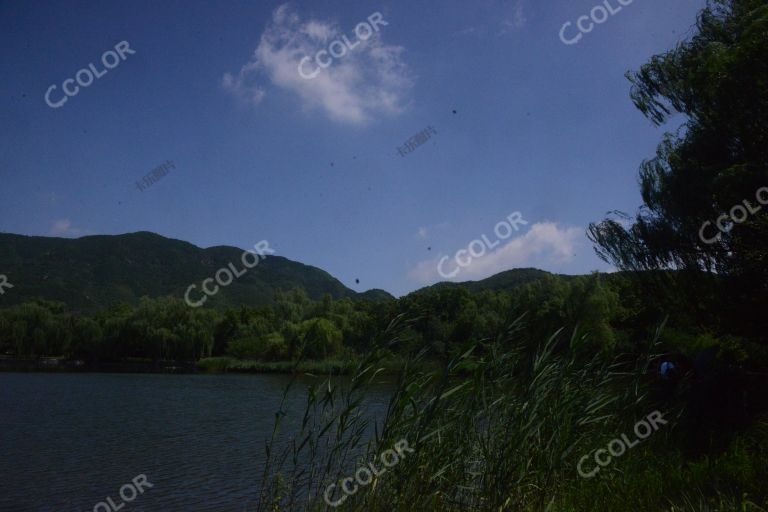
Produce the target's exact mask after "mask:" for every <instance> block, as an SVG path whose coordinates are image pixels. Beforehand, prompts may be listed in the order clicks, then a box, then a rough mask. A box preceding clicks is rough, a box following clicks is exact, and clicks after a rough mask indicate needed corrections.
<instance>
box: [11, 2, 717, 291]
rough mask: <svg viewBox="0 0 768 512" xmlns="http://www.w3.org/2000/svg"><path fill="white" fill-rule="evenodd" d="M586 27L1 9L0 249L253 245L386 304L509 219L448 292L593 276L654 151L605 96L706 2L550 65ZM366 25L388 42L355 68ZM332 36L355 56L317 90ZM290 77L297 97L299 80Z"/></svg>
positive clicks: (614, 94)
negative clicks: (511, 275) (1, 235)
mask: <svg viewBox="0 0 768 512" xmlns="http://www.w3.org/2000/svg"><path fill="white" fill-rule="evenodd" d="M607 1H608V3H609V4H610V6H611V7H612V9H613V10H617V9H618V7H619V6H620V4H619V1H618V0H607ZM624 1H625V2H626V0H624ZM597 5H601V2H598V0H546V1H541V0H538V1H534V0H506V1H501V0H480V1H473V2H471V3H469V2H466V1H459V0H447V1H418V2H405V1H404V0H399V1H384V2H381V1H368V0H362V1H358V2H340V1H325V0H323V1H313V2H290V3H287V4H286V3H281V2H268V1H255V0H249V1H236V2H230V1H220V2H213V1H211V2H200V1H183V2H182V1H169V2H162V3H158V2H149V1H142V0H139V1H132V2H96V1H93V2H91V1H79V2H36V1H32V2H11V1H0V42H1V43H2V44H1V45H0V54H1V55H2V60H1V61H0V67H1V69H2V75H3V77H4V80H3V81H2V85H0V116H1V118H2V122H1V123H0V131H1V132H2V133H1V134H0V135H1V136H0V141H1V142H0V178H2V186H1V188H0V190H2V194H1V195H0V231H3V232H11V233H20V234H27V235H43V236H63V237H78V236H84V235H89V234H121V233H127V232H135V231H153V232H156V233H159V234H161V235H164V236H168V237H171V238H177V239H181V240H186V241H189V242H191V243H194V244H195V245H198V246H201V247H210V246H214V245H234V246H238V247H243V248H246V247H251V246H253V244H254V243H255V242H257V241H259V240H262V239H266V240H268V241H269V242H270V245H271V246H272V247H273V248H274V249H275V251H276V253H277V254H279V255H282V256H285V257H287V258H290V259H292V260H296V261H300V262H302V263H306V264H310V265H315V266H317V267H320V268H322V269H324V270H327V271H328V272H330V273H331V274H332V275H334V276H335V277H337V278H339V279H340V280H341V281H342V282H343V283H344V284H346V285H347V286H349V287H351V288H353V289H356V290H359V291H362V290H366V289H370V288H383V289H385V290H388V291H390V292H392V293H394V294H396V295H400V294H404V293H407V292H409V291H411V290H414V289H416V288H419V287H421V286H423V285H425V284H430V283H433V282H436V281H438V280H441V278H440V276H439V275H438V273H437V271H436V264H437V262H438V261H439V260H440V258H441V257H442V256H449V257H450V258H453V256H454V254H455V253H456V252H457V251H458V250H461V249H466V247H467V245H468V244H469V243H470V242H471V241H472V240H475V239H479V238H480V236H481V235H483V234H485V235H486V236H487V237H488V238H489V239H490V240H491V241H494V240H495V236H494V235H493V228H494V226H495V225H496V224H497V223H498V222H500V221H503V220H504V219H505V218H506V217H507V216H508V215H510V214H511V213H512V212H516V211H518V212H520V213H521V214H522V216H523V218H524V219H525V220H526V221H527V222H528V224H527V225H525V226H523V227H522V229H521V230H520V231H519V232H517V233H515V234H514V235H513V236H512V237H510V238H509V239H506V240H504V241H503V243H501V244H500V245H499V246H498V247H496V248H495V249H493V250H492V251H491V252H489V253H488V254H486V255H484V256H483V257H481V258H477V259H475V260H474V261H473V263H472V264H471V265H469V266H467V267H466V268H463V269H461V272H460V273H459V274H458V275H457V276H456V277H455V279H456V280H466V279H479V278H483V277H487V276H489V275H492V274H494V273H496V272H499V271H502V270H506V269H509V268H515V267H538V268H542V269H545V270H550V271H554V272H561V273H570V274H576V273H587V272H589V271H591V270H610V268H609V267H608V266H607V265H606V264H605V263H603V262H602V261H600V260H599V259H598V258H597V257H596V256H595V255H594V251H593V249H592V246H591V244H590V243H589V242H588V240H587V239H586V237H585V229H586V227H587V225H588V224H589V223H590V222H593V221H598V220H600V219H602V218H603V217H604V216H605V214H606V212H608V211H609V210H615V209H619V210H624V211H628V212H634V211H635V210H636V208H637V207H638V206H639V205H640V204H641V199H640V195H639V190H638V186H637V168H638V165H639V164H640V162H641V161H642V160H643V159H644V158H648V157H651V156H652V155H653V152H654V150H655V147H656V144H657V143H658V142H659V140H660V139H661V136H662V134H663V131H664V129H660V128H656V127H653V126H652V125H651V124H650V122H649V121H648V120H646V119H645V118H644V117H643V116H642V115H641V114H640V113H639V112H638V111H637V110H636V109H635V108H634V106H633V105H632V103H631V101H630V99H629V84H628V82H627V80H626V78H625V77H624V73H625V72H626V71H629V70H633V69H637V68H638V67H639V66H640V65H641V64H642V63H643V62H645V61H646V60H647V59H648V58H649V57H650V56H651V55H653V54H655V53H660V52H663V51H665V50H667V49H669V48H672V47H673V46H674V45H675V43H676V42H678V41H679V40H681V39H682V38H684V37H686V36H687V35H690V33H691V30H692V26H693V23H694V20H695V15H696V13H697V12H698V11H699V10H700V9H701V7H703V5H704V1H703V0H675V1H673V2H670V1H669V0H634V2H632V3H630V4H629V5H626V6H624V7H622V8H621V10H620V11H619V12H616V13H615V14H614V15H609V16H608V19H607V20H606V21H605V22H604V23H602V24H599V25H596V26H595V27H594V28H593V29H592V30H591V31H590V32H589V33H587V34H584V35H583V36H582V38H581V39H580V40H579V41H578V43H576V44H571V45H566V44H564V43H563V42H562V41H561V39H560V36H559V35H558V34H559V32H560V30H561V27H562V26H563V25H564V24H565V23H566V22H569V21H570V22H571V23H572V25H570V26H569V27H568V30H567V31H566V34H567V37H568V38H572V37H575V36H576V35H577V34H578V33H579V31H578V29H577V28H575V27H576V25H575V23H576V20H577V19H578V18H579V16H581V15H584V14H589V13H590V11H591V10H592V9H593V8H594V7H595V6H597ZM374 13H380V14H381V19H382V20H384V22H386V25H384V24H379V25H377V26H376V28H377V29H378V30H377V31H376V32H374V35H373V36H372V37H370V38H367V40H366V41H364V42H360V44H358V45H354V43H355V42H356V41H357V39H356V35H355V27H356V26H358V24H360V23H362V22H366V20H367V19H368V18H369V16H371V15H372V14H374ZM597 16H598V17H600V16H601V13H600V12H599V11H597ZM360 33H361V34H364V37H365V36H367V33H366V32H365V30H364V29H360ZM341 36H346V37H347V40H348V41H350V42H351V43H352V45H353V46H355V47H354V48H352V49H351V50H347V51H346V54H345V55H343V56H340V57H338V58H334V59H331V60H330V65H329V66H328V67H327V68H325V69H320V68H317V65H316V64H315V63H314V57H315V55H316V53H317V51H319V50H322V49H327V48H328V46H329V44H330V43H331V42H332V41H334V40H336V39H339V38H340V37H341ZM121 41H126V42H127V43H128V45H129V48H130V49H131V50H132V51H134V52H135V53H133V54H130V53H124V54H123V57H124V59H122V60H120V61H119V64H118V65H117V66H116V67H114V68H113V69H109V70H107V71H106V73H105V74H103V75H101V76H100V77H99V78H97V79H95V80H94V81H93V83H91V84H90V85H89V86H88V87H81V88H80V89H79V91H78V92H77V94H75V95H73V96H71V97H69V98H68V99H67V102H66V103H64V104H63V105H62V106H61V107H58V108H51V107H49V106H48V104H47V103H46V101H45V98H44V97H45V94H46V91H47V90H48V89H49V87H50V86H51V85H56V86H57V88H56V89H55V90H54V92H53V94H52V95H51V97H52V98H53V100H52V101H54V102H55V101H58V100H59V98H64V97H66V96H64V95H63V93H62V84H63V82H64V80H66V79H70V78H74V77H75V75H76V73H77V72H78V71H79V70H81V69H83V68H87V67H88V65H89V64H90V63H94V66H95V67H96V68H97V71H98V72H99V73H101V72H103V71H104V70H105V68H104V65H103V64H102V61H101V59H102V55H103V54H104V53H105V52H107V51H109V50H114V48H115V45H117V44H118V43H120V42H121ZM335 49H336V50H335V52H336V53H337V54H338V53H341V50H340V46H338V45H337V46H335ZM304 56H308V57H310V61H309V62H307V63H306V66H307V67H306V68H305V69H306V70H307V71H308V72H309V71H313V70H314V69H319V71H320V72H319V73H318V74H317V75H316V76H315V78H312V79H306V78H302V77H301V76H300V75H299V73H298V69H297V64H298V63H299V62H300V61H301V59H302V57H304ZM110 58H111V57H109V58H108V59H107V60H108V62H110V63H111V62H112V61H110V60H109V59H110ZM321 62H324V63H325V62H327V61H325V60H321ZM81 78H82V80H83V81H87V74H84V75H82V76H81ZM69 90H70V91H71V90H72V89H69ZM454 111H455V113H454ZM428 127H431V128H433V129H434V131H435V132H436V133H434V134H433V135H431V137H430V138H429V139H428V140H427V142H426V143H424V144H422V145H421V146H419V147H417V148H416V149H415V150H413V151H412V152H410V153H408V154H406V155H405V156H402V155H400V154H399V153H398V151H397V148H398V147H402V146H403V145H404V143H405V141H406V140H407V139H409V138H410V137H412V136H414V135H416V134H417V133H419V132H421V131H422V130H425V129H427V128H428ZM669 128H674V126H671V127H669ZM669 128H668V129H669ZM166 161H172V162H173V163H174V165H175V169H173V168H172V169H171V170H170V172H169V173H168V174H167V175H166V176H164V177H162V179H160V180H159V181H158V182H157V183H154V184H153V185H151V186H149V187H147V188H146V189H145V190H143V191H140V190H139V188H138V187H137V186H136V184H135V183H136V182H137V181H140V180H141V179H142V178H143V177H144V176H145V175H146V174H147V173H150V172H151V171H152V170H153V169H154V168H156V167H157V166H159V165H161V164H162V163H163V162H166ZM453 266H454V267H455V265H453ZM356 279H359V281H360V282H359V284H357V283H356V282H355V280H356Z"/></svg>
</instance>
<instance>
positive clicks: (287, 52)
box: [222, 4, 413, 124]
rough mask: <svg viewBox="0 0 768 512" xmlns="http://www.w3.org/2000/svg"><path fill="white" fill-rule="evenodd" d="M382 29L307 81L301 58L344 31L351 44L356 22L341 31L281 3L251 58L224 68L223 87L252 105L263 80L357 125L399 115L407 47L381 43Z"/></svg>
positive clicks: (407, 77)
mask: <svg viewBox="0 0 768 512" xmlns="http://www.w3.org/2000/svg"><path fill="white" fill-rule="evenodd" d="M361 21H364V20H361ZM385 28H386V27H384V29H385ZM384 29H382V30H384ZM381 34H382V31H377V32H374V34H373V36H372V37H370V38H369V39H368V40H366V41H362V42H360V44H359V45H357V46H356V47H355V48H354V49H352V50H348V52H347V54H346V55H344V56H343V57H340V58H337V59H334V60H333V61H332V64H331V65H330V66H329V67H328V68H326V69H322V70H321V72H320V73H318V74H317V76H315V77H314V78H313V79H311V80H307V79H306V78H302V77H301V76H300V75H299V72H298V67H299V64H300V63H301V60H302V59H303V58H304V57H310V58H311V59H314V56H315V54H317V52H318V51H320V50H323V49H327V48H328V45H329V44H330V42H331V41H332V40H334V39H336V38H338V37H341V36H342V35H346V36H347V37H348V39H349V40H350V41H351V42H353V43H354V37H355V36H354V26H353V27H349V30H347V31H342V30H341V29H340V28H339V26H338V25H337V24H336V23H332V22H328V21H323V20H316V19H310V20H307V21H302V20H301V19H300V17H299V15H298V14H297V13H296V12H294V11H293V10H292V9H291V8H290V7H289V6H288V5H287V4H284V5H281V6H280V7H278V8H277V9H276V10H275V11H274V12H273V15H272V21H271V22H270V23H269V24H268V26H267V28H266V29H265V30H264V33H263V34H262V35H261V39H260V41H259V45H258V46H257V47H256V50H255V51H254V53H253V56H252V58H251V60H250V61H249V62H247V63H246V64H245V65H243V67H242V68H241V69H240V71H239V73H237V75H232V74H229V73H226V74H225V75H224V76H223V78H222V86H223V87H224V89H225V90H227V91H229V92H230V93H232V94H233V95H235V96H236V97H238V98H239V99H240V100H241V101H243V102H244V103H246V104H248V105H251V106H256V105H258V104H259V103H261V102H262V101H263V100H264V98H265V96H266V95H267V88H266V87H265V85H264V82H265V80H266V81H268V82H270V83H271V84H272V85H273V86H275V87H278V88H280V89H284V90H287V91H289V92H291V93H294V94H295V95H296V96H297V97H298V99H299V100H300V101H301V102H302V104H303V107H304V108H305V109H308V110H312V109H319V110H321V111H322V112H324V113H325V114H326V115H327V116H328V117H329V118H330V119H332V120H334V121H337V122H342V123H350V124H361V123H365V122H368V121H370V120H371V119H372V118H373V117H374V116H375V115H377V114H385V115H394V114H398V113H400V112H402V111H403V109H404V105H405V104H406V101H407V100H406V98H407V96H408V94H409V92H410V90H411V88H412V87H413V79H412V78H411V73H410V72H409V70H408V67H407V66H406V65H405V63H404V61H403V58H402V56H403V52H404V51H405V49H404V48H403V47H401V46H393V45H386V44H384V43H383V42H382V36H381ZM312 66H313V67H312V68H311V69H314V67H316V65H315V64H313V65H312ZM307 68H308V69H310V68H309V66H307Z"/></svg>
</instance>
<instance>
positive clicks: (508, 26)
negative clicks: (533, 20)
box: [499, 0, 528, 35]
mask: <svg viewBox="0 0 768 512" xmlns="http://www.w3.org/2000/svg"><path fill="white" fill-rule="evenodd" d="M527 21H528V20H527V19H526V17H525V13H524V12H523V0H517V1H516V2H515V4H514V5H513V6H512V7H511V9H510V13H509V16H508V17H505V18H504V19H503V20H502V22H501V32H500V34H499V35H503V34H507V33H509V32H514V31H516V30H520V29H521V28H523V27H524V26H525V23H526V22H527Z"/></svg>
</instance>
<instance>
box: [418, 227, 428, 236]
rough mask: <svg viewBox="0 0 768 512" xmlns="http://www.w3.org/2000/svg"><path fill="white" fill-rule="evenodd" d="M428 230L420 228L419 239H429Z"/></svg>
mask: <svg viewBox="0 0 768 512" xmlns="http://www.w3.org/2000/svg"><path fill="white" fill-rule="evenodd" d="M428 233H429V232H428V230H427V228H425V227H420V228H419V231H418V232H417V234H418V235H419V238H427V234H428Z"/></svg>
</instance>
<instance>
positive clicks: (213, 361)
mask: <svg viewBox="0 0 768 512" xmlns="http://www.w3.org/2000/svg"><path fill="white" fill-rule="evenodd" d="M355 365H356V362H355V361H340V360H322V361H303V362H301V363H299V364H298V365H297V364H296V362H295V361H275V362H264V361H251V360H240V359H235V358H232V357H211V358H206V359H201V360H200V361H197V362H194V361H184V362H182V361H142V360H134V361H131V360H128V361H118V362H102V361H83V360H79V359H74V360H71V359H63V358H56V357H39V358H19V357H10V356H0V372H42V373H172V374H192V373H287V374H290V373H295V372H299V373H316V374H320V375H343V374H348V373H350V372H351V371H352V370H353V369H354V367H355ZM398 367H399V364H398V362H396V361H392V362H391V364H390V365H388V367H387V368H386V369H387V370H395V369H397V368H398Z"/></svg>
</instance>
